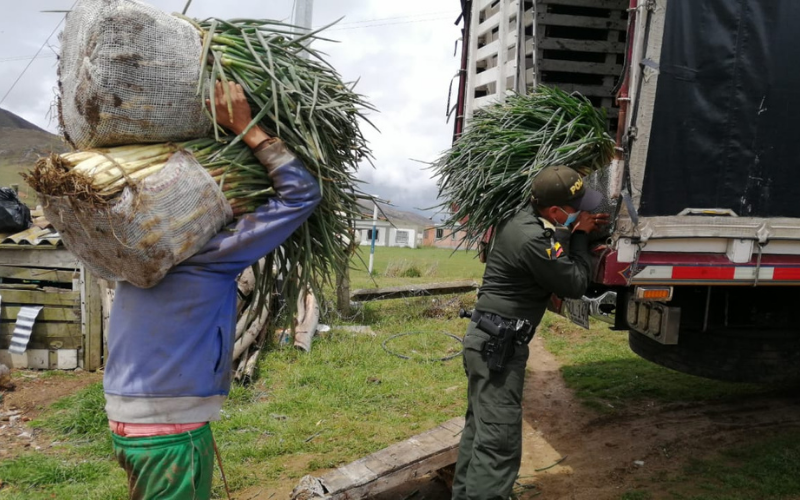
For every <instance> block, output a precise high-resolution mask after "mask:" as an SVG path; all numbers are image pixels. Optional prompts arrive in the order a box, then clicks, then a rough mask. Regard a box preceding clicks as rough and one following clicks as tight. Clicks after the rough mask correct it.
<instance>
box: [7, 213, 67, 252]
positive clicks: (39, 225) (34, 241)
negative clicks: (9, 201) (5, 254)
mask: <svg viewBox="0 0 800 500" xmlns="http://www.w3.org/2000/svg"><path fill="white" fill-rule="evenodd" d="M31 217H33V225H32V226H31V227H29V228H28V229H26V230H25V231H21V232H19V233H13V234H12V233H0V248H4V247H6V248H7V247H15V248H18V247H23V246H47V247H58V246H64V243H63V242H62V241H61V235H60V234H58V231H56V230H55V228H54V227H53V226H52V225H51V224H50V222H49V221H48V220H47V219H46V218H45V217H44V215H43V214H42V209H41V208H38V207H37V209H35V210H31Z"/></svg>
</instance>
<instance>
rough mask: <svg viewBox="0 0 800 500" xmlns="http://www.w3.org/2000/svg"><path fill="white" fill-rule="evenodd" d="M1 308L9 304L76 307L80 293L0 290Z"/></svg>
mask: <svg viewBox="0 0 800 500" xmlns="http://www.w3.org/2000/svg"><path fill="white" fill-rule="evenodd" d="M0 297H2V298H3V306H6V305H10V304H25V305H37V304H38V305H47V306H77V305H79V304H80V300H81V293H80V292H54V291H53V292H38V291H27V290H0Z"/></svg>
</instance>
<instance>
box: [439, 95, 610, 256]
mask: <svg viewBox="0 0 800 500" xmlns="http://www.w3.org/2000/svg"><path fill="white" fill-rule="evenodd" d="M614 146H615V141H614V139H613V138H612V137H611V136H610V135H609V134H608V133H607V121H606V116H605V111H604V110H602V109H597V108H595V107H594V106H593V105H592V103H591V102H589V100H588V99H586V98H585V97H583V96H581V95H579V94H577V93H573V94H568V93H566V92H564V91H563V90H560V89H558V88H553V87H545V86H539V87H538V88H536V89H535V90H534V91H533V92H532V93H530V94H527V95H520V94H512V95H509V96H506V100H505V102H504V103H499V104H495V105H491V106H488V107H485V108H482V109H480V110H478V111H476V112H475V114H474V116H473V118H472V120H471V121H470V123H469V127H468V128H467V130H466V132H464V134H462V135H461V137H460V138H458V140H457V141H456V142H455V144H453V146H452V147H451V148H450V149H449V150H447V151H445V152H444V153H443V154H442V155H441V156H440V157H439V158H438V159H437V160H436V161H435V162H434V163H433V164H432V166H431V169H432V170H433V171H434V173H435V175H437V176H438V178H439V179H438V186H439V200H440V201H441V204H440V205H439V207H440V208H442V209H443V210H444V211H445V212H447V213H448V214H449V216H448V217H447V218H446V219H445V221H444V224H445V225H447V226H450V227H453V228H454V229H455V230H457V231H465V232H466V234H467V237H466V239H465V240H464V241H463V242H462V245H466V246H467V247H472V246H474V245H476V244H477V242H478V241H479V240H480V239H481V238H482V237H483V235H484V234H485V233H486V231H488V230H489V228H491V227H492V226H494V225H496V224H498V223H500V222H501V221H503V220H505V219H506V218H508V217H510V216H511V215H513V214H514V213H516V212H517V211H518V210H520V209H521V208H522V207H524V206H525V205H526V204H527V203H529V202H530V199H531V181H532V179H533V177H534V176H535V175H536V174H537V173H538V172H539V171H540V170H541V169H542V168H544V167H546V166H548V165H567V166H569V167H572V168H573V169H575V170H576V171H578V172H579V173H581V174H582V175H587V174H588V173H590V172H592V171H594V170H597V169H600V168H603V167H605V166H606V165H608V163H609V162H610V161H611V158H612V157H613V155H614Z"/></svg>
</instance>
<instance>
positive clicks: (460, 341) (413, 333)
mask: <svg viewBox="0 0 800 500" xmlns="http://www.w3.org/2000/svg"><path fill="white" fill-rule="evenodd" d="M422 333H430V332H405V333H398V334H396V335H392V336H391V337H389V338H388V339H386V340H384V341H383V344H381V346H382V347H383V350H384V351H386V352H388V353H389V354H391V355H392V356H397V357H398V358H400V359H408V360H410V359H414V358H411V357H410V356H406V355H404V354H399V353H396V352H394V351H392V350H391V349H389V348H388V347H386V344H388V343H389V341H390V340H392V339H396V338H398V337H403V336H406V335H419V334H422ZM435 333H441V334H442V335H446V336H447V337H450V338H453V339H456V340H457V341H458V343H459V344H461V345H462V347H461V350H460V351H458V352H457V353H456V354H452V355H450V356H445V357H444V358H422V359H419V361H448V360H451V359H453V358H457V357H458V356H461V354H462V353H463V352H464V347H463V344H464V343H463V341H462V340H461V337H458V336H456V335H453V334H452V333H445V332H435Z"/></svg>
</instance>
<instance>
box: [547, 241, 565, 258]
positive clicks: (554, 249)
mask: <svg viewBox="0 0 800 500" xmlns="http://www.w3.org/2000/svg"><path fill="white" fill-rule="evenodd" d="M546 253H547V258H548V259H550V260H556V259H558V258H559V257H561V256H562V255H564V247H563V246H561V243H559V242H557V241H556V242H553V240H550V248H547V249H546Z"/></svg>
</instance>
